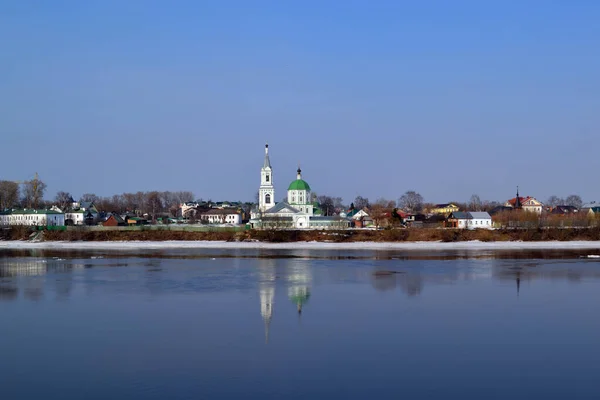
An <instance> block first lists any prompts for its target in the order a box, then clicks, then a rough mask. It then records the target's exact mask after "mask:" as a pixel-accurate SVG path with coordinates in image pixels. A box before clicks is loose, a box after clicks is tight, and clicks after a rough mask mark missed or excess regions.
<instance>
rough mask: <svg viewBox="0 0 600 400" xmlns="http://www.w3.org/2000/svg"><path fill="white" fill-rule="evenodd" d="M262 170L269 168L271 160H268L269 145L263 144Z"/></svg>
mask: <svg viewBox="0 0 600 400" xmlns="http://www.w3.org/2000/svg"><path fill="white" fill-rule="evenodd" d="M263 168H271V160H269V143H266V144H265V163H264V165H263Z"/></svg>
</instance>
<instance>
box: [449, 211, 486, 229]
mask: <svg viewBox="0 0 600 400" xmlns="http://www.w3.org/2000/svg"><path fill="white" fill-rule="evenodd" d="M446 227H448V228H459V229H492V217H491V216H490V214H488V213H487V212H485V211H467V212H461V211H457V212H453V213H452V214H450V216H449V217H448V220H447V222H446Z"/></svg>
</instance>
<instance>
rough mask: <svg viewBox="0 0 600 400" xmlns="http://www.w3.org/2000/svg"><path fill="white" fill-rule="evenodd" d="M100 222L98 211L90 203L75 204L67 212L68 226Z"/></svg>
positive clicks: (66, 221) (66, 220) (66, 222)
mask: <svg viewBox="0 0 600 400" xmlns="http://www.w3.org/2000/svg"><path fill="white" fill-rule="evenodd" d="M97 221H98V209H96V206H95V205H94V203H92V202H89V201H82V202H74V203H73V207H72V208H71V209H70V210H67V211H66V212H65V224H66V225H92V224H94V223H96V222H97Z"/></svg>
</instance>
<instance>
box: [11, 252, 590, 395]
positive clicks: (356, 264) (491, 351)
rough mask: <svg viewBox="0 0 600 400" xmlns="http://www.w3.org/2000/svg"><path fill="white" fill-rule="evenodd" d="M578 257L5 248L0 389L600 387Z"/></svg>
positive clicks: (330, 391) (326, 391)
mask: <svg viewBox="0 0 600 400" xmlns="http://www.w3.org/2000/svg"><path fill="white" fill-rule="evenodd" d="M589 254H590V253H589V252H585V251H572V252H564V251H561V252H558V251H557V252H552V251H539V252H498V251H496V252H465V251H460V252H407V251H404V252H401V251H389V252H375V251H373V252H369V251H350V252H349V251H313V250H311V251H306V250H287V251H277V250H268V251H265V250H260V249H256V250H227V251H225V250H222V251H220V250H218V249H212V250H209V249H204V250H201V249H200V250H190V249H188V250H176V249H171V250H165V251H144V252H142V251H138V252H136V251H128V252H118V251H92V252H90V251H87V252H86V251H69V252H64V251H62V252H56V251H47V250H46V251H42V250H21V251H2V252H0V312H1V315H2V324H1V325H0V338H2V357H1V358H0V377H1V381H2V389H1V390H2V399H4V398H6V399H41V398H60V399H83V398H85V399H107V398H111V399H120V398H123V399H219V398H231V399H236V398H261V399H280V398H287V399H305V398H307V397H311V398H344V399H365V398H374V399H375V398H377V399H380V398H383V399H387V398H390V399H392V398H393V399H396V398H410V399H430V398H431V399H433V398H443V399H447V398H460V399H483V398H485V399H507V398H510V399H532V398H544V399H555V398H556V399H588V398H589V399H592V398H594V399H596V398H599V397H600V383H599V382H598V380H597V377H598V376H600V363H599V362H598V360H599V359H600V343H599V340H598V338H599V337H600V321H599V318H598V316H597V310H598V307H597V304H598V303H599V302H598V301H599V300H600V279H599V278H600V262H599V260H597V259H594V258H587V256H588V255H589Z"/></svg>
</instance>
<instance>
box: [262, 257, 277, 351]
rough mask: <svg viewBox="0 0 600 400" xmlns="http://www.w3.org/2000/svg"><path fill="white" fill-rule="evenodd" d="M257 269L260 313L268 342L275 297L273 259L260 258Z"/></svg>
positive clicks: (267, 341)
mask: <svg viewBox="0 0 600 400" xmlns="http://www.w3.org/2000/svg"><path fill="white" fill-rule="evenodd" d="M258 269H259V285H258V287H259V296H260V315H261V316H262V319H263V323H264V325H265V343H269V329H270V327H271V320H272V319H273V306H274V304H273V302H274V299H275V260H262V262H261V263H260V264H259V266H258Z"/></svg>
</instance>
